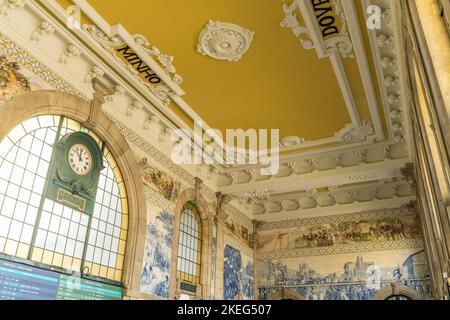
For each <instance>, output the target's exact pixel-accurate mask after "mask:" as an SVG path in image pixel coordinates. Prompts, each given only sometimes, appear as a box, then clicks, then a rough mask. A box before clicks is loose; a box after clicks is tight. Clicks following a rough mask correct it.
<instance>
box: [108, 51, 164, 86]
mask: <svg viewBox="0 0 450 320" xmlns="http://www.w3.org/2000/svg"><path fill="white" fill-rule="evenodd" d="M116 51H117V53H118V54H119V56H120V58H121V59H123V60H125V61H126V62H127V63H129V64H130V65H131V66H132V67H133V68H134V69H135V70H136V71H137V72H139V75H140V76H141V78H143V79H144V80H146V81H147V82H148V83H150V84H151V85H155V84H158V83H160V82H161V78H159V77H158V75H157V74H156V73H155V72H154V71H153V70H152V69H151V68H150V67H149V66H148V65H147V64H145V62H144V61H142V59H141V58H139V56H138V55H137V54H136V53H135V52H134V51H133V50H131V48H130V47H129V46H128V45H125V46H122V47H120V48H116Z"/></svg>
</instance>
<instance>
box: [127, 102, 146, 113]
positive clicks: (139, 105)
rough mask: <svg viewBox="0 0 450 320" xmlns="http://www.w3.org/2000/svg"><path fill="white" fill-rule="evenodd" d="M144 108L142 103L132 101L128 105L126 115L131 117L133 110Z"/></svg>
mask: <svg viewBox="0 0 450 320" xmlns="http://www.w3.org/2000/svg"><path fill="white" fill-rule="evenodd" d="M143 108H144V104H143V103H142V102H140V101H137V100H136V101H134V102H133V103H132V104H131V105H129V106H128V108H127V111H126V115H127V116H128V117H132V116H133V113H134V111H135V110H142V109H143Z"/></svg>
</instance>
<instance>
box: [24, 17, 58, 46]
mask: <svg viewBox="0 0 450 320" xmlns="http://www.w3.org/2000/svg"><path fill="white" fill-rule="evenodd" d="M53 32H55V28H54V27H53V26H52V25H51V24H50V23H49V22H47V21H42V22H41V23H40V24H39V25H38V26H37V28H36V29H35V30H34V31H33V32H32V33H31V36H30V40H31V41H34V42H39V40H41V37H42V36H44V35H46V34H52V33H53Z"/></svg>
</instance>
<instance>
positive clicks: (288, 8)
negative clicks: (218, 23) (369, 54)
mask: <svg viewBox="0 0 450 320" xmlns="http://www.w3.org/2000/svg"><path fill="white" fill-rule="evenodd" d="M321 6H323V7H321ZM324 7H326V8H325V9H328V8H330V10H331V7H334V12H335V14H336V16H338V17H339V18H340V20H341V22H342V26H341V27H340V30H339V33H336V36H334V37H332V38H328V39H326V40H325V39H324V34H322V32H321V31H320V29H319V27H318V25H317V24H318V23H321V21H320V19H319V20H318V21H315V20H316V19H315V18H313V17H315V16H316V15H315V14H314V13H315V10H319V9H324ZM283 12H284V15H285V17H284V19H283V20H282V21H281V23H280V25H281V27H283V28H290V29H292V32H293V33H294V35H295V36H296V37H297V38H298V39H299V40H300V44H301V45H302V46H303V48H305V49H307V50H309V49H314V48H315V49H316V50H317V51H318V54H319V57H321V56H323V55H329V53H330V52H331V51H332V50H334V49H337V51H338V52H339V54H340V55H341V57H343V58H354V57H355V55H354V52H353V43H352V40H351V38H350V33H349V30H348V24H347V18H346V16H345V14H344V10H343V8H342V4H341V0H334V1H332V2H329V3H328V2H326V1H322V2H320V3H313V5H309V4H307V3H306V2H305V3H302V2H298V1H297V0H293V1H292V2H291V3H290V4H288V3H284V4H283ZM297 14H301V16H303V19H304V20H305V26H301V25H300V22H299V20H298V16H297ZM322 18H326V19H333V21H334V19H335V18H334V16H325V17H322ZM333 28H336V30H337V27H336V26H331V27H330V28H328V29H327V30H333ZM324 32H325V33H326V32H327V31H324ZM326 36H328V34H326Z"/></svg>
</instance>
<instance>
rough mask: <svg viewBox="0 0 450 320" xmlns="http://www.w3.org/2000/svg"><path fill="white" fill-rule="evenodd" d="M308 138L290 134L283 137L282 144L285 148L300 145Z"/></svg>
mask: <svg viewBox="0 0 450 320" xmlns="http://www.w3.org/2000/svg"><path fill="white" fill-rule="evenodd" d="M305 141H306V140H305V139H304V138H300V137H296V136H290V137H285V138H283V139H281V146H282V147H285V148H293V147H298V146H299V145H300V144H302V143H304V142H305Z"/></svg>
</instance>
